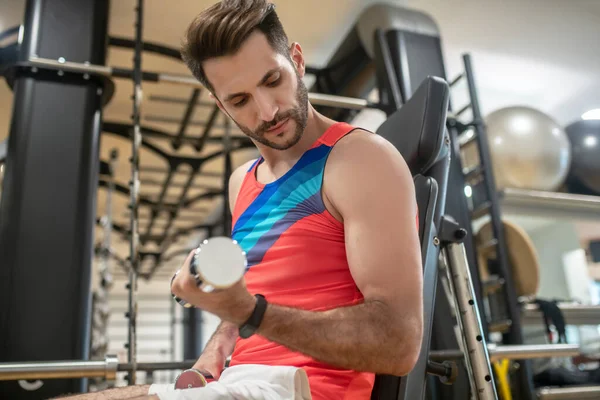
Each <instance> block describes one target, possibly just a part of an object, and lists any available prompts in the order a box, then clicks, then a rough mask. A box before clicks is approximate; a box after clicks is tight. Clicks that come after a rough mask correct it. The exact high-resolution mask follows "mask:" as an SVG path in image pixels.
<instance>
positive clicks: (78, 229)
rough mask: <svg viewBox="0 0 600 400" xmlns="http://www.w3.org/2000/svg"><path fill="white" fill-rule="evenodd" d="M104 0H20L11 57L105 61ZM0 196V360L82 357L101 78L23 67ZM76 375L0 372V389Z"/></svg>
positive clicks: (16, 391) (12, 391)
mask: <svg viewBox="0 0 600 400" xmlns="http://www.w3.org/2000/svg"><path fill="white" fill-rule="evenodd" d="M108 8H109V2H108V0H45V1H42V0H28V1H27V3H26V8H25V21H24V31H23V39H22V42H21V46H20V49H19V60H20V61H27V60H28V59H29V58H31V57H34V56H39V57H44V58H50V59H54V60H61V59H62V58H64V60H65V61H73V62H79V63H85V62H89V63H92V64H105V58H106V38H107V20H108ZM13 90H14V104H13V114H12V122H11V127H10V136H9V140H8V157H7V160H6V165H5V169H6V170H5V173H6V175H5V181H4V185H3V191H2V200H1V203H0V360H2V361H6V362H16V361H47V360H82V359H83V360H85V359H87V358H88V356H89V345H90V308H91V295H90V284H91V283H90V279H91V266H92V258H93V232H94V225H95V224H94V223H95V217H96V188H97V184H98V169H99V154H98V152H99V142H100V132H101V117H102V114H101V107H102V83H101V82H100V81H98V80H95V79H94V78H93V77H90V76H83V75H77V74H72V73H62V72H57V71H44V70H42V69H28V68H22V69H19V70H18V71H17V72H16V76H15V81H14V86H13ZM86 386H87V381H86V380H84V379H69V380H67V379H49V380H44V381H36V382H31V381H29V382H25V381H5V382H0V398H2V399H24V400H28V399H46V398H50V397H56V396H58V395H61V394H64V393H74V392H81V391H84V390H86Z"/></svg>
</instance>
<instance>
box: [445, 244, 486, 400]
mask: <svg viewBox="0 0 600 400" xmlns="http://www.w3.org/2000/svg"><path fill="white" fill-rule="evenodd" d="M442 259H443V260H444V262H445V267H446V273H447V274H448V281H449V284H450V287H451V289H452V293H453V299H454V304H455V308H456V321H457V323H458V325H459V328H460V332H462V335H461V340H462V343H463V349H464V352H465V354H466V356H465V365H466V367H467V372H468V374H469V383H470V385H471V389H472V393H473V395H474V396H475V397H476V398H477V399H481V400H497V399H498V394H497V393H496V387H495V384H494V375H493V373H492V368H491V364H490V359H489V355H488V351H487V345H486V339H485V336H484V335H483V327H482V326H481V317H480V315H479V309H478V307H477V302H476V301H475V292H474V290H473V282H472V281H471V273H470V271H469V266H468V265H467V254H466V252H465V246H464V244H462V243H448V244H447V245H446V246H445V247H444V248H442Z"/></svg>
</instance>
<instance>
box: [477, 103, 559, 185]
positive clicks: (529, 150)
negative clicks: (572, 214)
mask: <svg viewBox="0 0 600 400" xmlns="http://www.w3.org/2000/svg"><path fill="white" fill-rule="evenodd" d="M485 124H486V129H487V134H488V137H489V144H490V152H491V155H492V157H491V158H492V164H493V168H494V176H495V177H496V185H497V187H498V188H499V189H500V188H505V187H509V188H517V189H532V190H546V191H555V190H557V189H558V188H559V187H560V186H561V185H562V184H563V183H564V181H565V179H566V177H567V173H568V172H569V166H570V164H571V145H570V143H569V139H568V138H567V135H566V133H565V132H564V130H563V129H562V127H561V126H560V125H559V124H558V123H557V122H555V121H554V120H553V119H552V118H550V117H549V116H548V115H546V114H544V113H542V112H541V111H538V110H536V109H533V108H531V107H524V106H513V107H505V108H501V109H499V110H496V111H494V112H492V113H490V114H489V115H488V116H487V117H486V118H485Z"/></svg>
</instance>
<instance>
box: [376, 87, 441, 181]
mask: <svg viewBox="0 0 600 400" xmlns="http://www.w3.org/2000/svg"><path fill="white" fill-rule="evenodd" d="M449 91H450V88H449V86H448V83H447V82H446V81H445V80H443V79H441V78H438V77H428V78H427V79H425V80H424V81H423V83H421V86H419V88H418V89H417V91H416V92H415V94H414V95H413V96H412V97H411V98H410V100H408V102H406V104H404V105H403V106H402V108H400V109H399V110H397V111H396V112H395V113H394V114H392V115H390V116H389V118H388V119H387V120H386V121H385V122H384V123H383V124H381V126H380V127H379V128H378V129H377V134H379V135H381V136H382V137H384V138H386V139H387V140H389V141H390V143H392V144H393V145H394V146H395V147H396V148H397V149H398V151H399V152H400V153H401V154H402V156H403V157H404V159H405V160H406V162H407V164H408V167H409V168H410V171H411V172H412V175H413V176H414V175H416V174H422V173H424V172H426V171H427V170H428V169H429V168H431V166H432V165H433V164H435V162H436V161H437V160H438V159H439V158H440V156H441V154H442V145H443V142H444V132H445V126H446V116H447V112H448V102H449Z"/></svg>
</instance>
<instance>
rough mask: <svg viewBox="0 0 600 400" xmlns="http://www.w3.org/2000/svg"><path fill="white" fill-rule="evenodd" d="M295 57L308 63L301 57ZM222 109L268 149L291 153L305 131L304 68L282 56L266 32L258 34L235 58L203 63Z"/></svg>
mask: <svg viewBox="0 0 600 400" xmlns="http://www.w3.org/2000/svg"><path fill="white" fill-rule="evenodd" d="M292 58H293V60H294V62H296V63H297V64H298V65H303V60H302V54H301V53H300V52H299V51H293V52H292ZM204 71H205V73H206V76H207V78H208V80H209V81H210V83H211V84H212V86H213V88H214V90H215V93H214V94H215V96H216V97H217V100H218V102H219V103H220V104H219V106H220V107H221V109H222V110H224V111H225V112H226V113H227V114H229V115H230V116H231V118H232V119H233V120H234V121H235V123H236V124H237V126H239V128H240V129H241V130H242V131H243V132H244V133H245V134H246V135H248V136H249V137H250V138H251V139H253V140H254V141H255V142H258V143H260V144H262V145H264V146H267V147H270V148H272V149H277V150H286V149H289V148H290V147H292V146H294V145H295V144H296V143H298V141H299V140H300V138H301V137H302V134H303V132H304V128H306V121H307V114H308V91H307V89H306V86H305V85H304V83H303V82H302V76H301V75H302V74H303V70H301V71H298V69H296V67H295V65H294V64H292V63H291V62H290V60H289V59H288V58H286V57H285V56H284V55H282V54H279V53H277V52H276V51H275V50H273V48H272V47H271V46H270V45H269V42H268V41H267V39H266V37H265V36H264V35H263V34H261V33H257V32H255V33H253V34H252V35H250V37H249V38H248V39H247V40H246V41H245V42H244V44H243V45H242V47H241V49H240V50H239V51H238V52H237V53H236V54H235V55H232V56H227V57H219V58H216V59H211V60H208V61H206V62H205V63H204Z"/></svg>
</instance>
